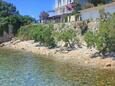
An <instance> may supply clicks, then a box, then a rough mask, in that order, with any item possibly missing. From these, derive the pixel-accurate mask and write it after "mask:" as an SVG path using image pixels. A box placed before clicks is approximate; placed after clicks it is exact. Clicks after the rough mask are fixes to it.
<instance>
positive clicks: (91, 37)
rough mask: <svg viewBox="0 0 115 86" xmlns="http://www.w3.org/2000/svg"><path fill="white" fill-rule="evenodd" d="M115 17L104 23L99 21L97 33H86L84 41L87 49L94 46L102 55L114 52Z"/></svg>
mask: <svg viewBox="0 0 115 86" xmlns="http://www.w3.org/2000/svg"><path fill="white" fill-rule="evenodd" d="M114 23H115V16H114V15H113V16H111V17H110V18H109V19H108V20H106V21H100V27H99V32H97V33H96V34H93V32H87V33H86V34H85V37H84V38H85V41H86V43H87V45H88V46H89V47H91V46H96V48H97V49H98V50H99V53H102V54H103V55H104V53H105V52H107V51H114V52H115V24H114Z"/></svg>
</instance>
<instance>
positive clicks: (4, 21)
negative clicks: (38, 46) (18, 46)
mask: <svg viewBox="0 0 115 86" xmlns="http://www.w3.org/2000/svg"><path fill="white" fill-rule="evenodd" d="M32 22H35V19H34V18H32V17H29V16H22V15H20V14H19V12H18V11H17V9H16V7H15V6H14V5H13V4H11V3H7V2H5V1H2V0H0V34H1V35H2V34H3V31H6V32H8V31H9V26H12V28H13V34H14V35H15V34H16V33H17V30H18V29H19V28H20V26H23V25H27V24H30V23H32Z"/></svg>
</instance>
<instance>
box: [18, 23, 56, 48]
mask: <svg viewBox="0 0 115 86" xmlns="http://www.w3.org/2000/svg"><path fill="white" fill-rule="evenodd" d="M17 36H18V38H20V39H21V40H35V41H36V42H40V43H41V44H43V45H44V46H51V47H54V46H55V41H54V38H53V37H52V26H51V25H28V26H24V27H21V28H20V29H19V31H18V35H17Z"/></svg>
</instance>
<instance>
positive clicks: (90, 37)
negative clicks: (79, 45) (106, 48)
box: [84, 31, 95, 47]
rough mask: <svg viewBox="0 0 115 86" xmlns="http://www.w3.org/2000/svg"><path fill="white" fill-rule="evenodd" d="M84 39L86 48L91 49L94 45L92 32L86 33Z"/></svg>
mask: <svg viewBox="0 0 115 86" xmlns="http://www.w3.org/2000/svg"><path fill="white" fill-rule="evenodd" d="M84 39H85V41H86V43H87V47H92V46H94V45H95V36H94V34H93V32H91V31H89V32H86V33H85V35H84Z"/></svg>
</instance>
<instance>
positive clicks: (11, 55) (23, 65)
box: [0, 49, 115, 86]
mask: <svg viewBox="0 0 115 86" xmlns="http://www.w3.org/2000/svg"><path fill="white" fill-rule="evenodd" d="M0 86H115V71H114V70H105V69H104V70H100V69H94V68H88V67H87V68H86V67H81V66H77V65H71V64H67V63H61V62H55V61H52V60H49V59H46V58H43V57H42V56H37V55H34V54H32V53H30V52H28V53H27V52H22V51H14V50H9V49H0Z"/></svg>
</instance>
